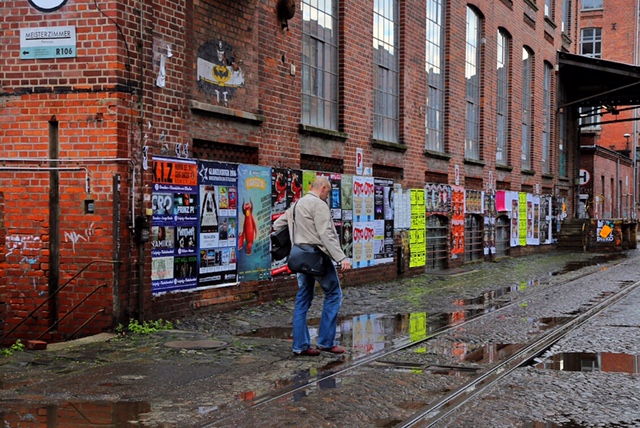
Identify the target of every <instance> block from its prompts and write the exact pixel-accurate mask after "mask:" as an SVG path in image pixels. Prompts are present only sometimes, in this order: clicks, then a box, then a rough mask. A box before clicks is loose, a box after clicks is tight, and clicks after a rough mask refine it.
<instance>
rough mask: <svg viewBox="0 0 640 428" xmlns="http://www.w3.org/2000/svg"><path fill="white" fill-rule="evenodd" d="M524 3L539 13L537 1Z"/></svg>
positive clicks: (532, 0) (528, 0) (526, 0)
mask: <svg viewBox="0 0 640 428" xmlns="http://www.w3.org/2000/svg"><path fill="white" fill-rule="evenodd" d="M524 2H525V3H526V4H527V5H528V6H529V7H530V8H531V9H533V10H534V12H537V11H538V6H536V2H535V0H524Z"/></svg>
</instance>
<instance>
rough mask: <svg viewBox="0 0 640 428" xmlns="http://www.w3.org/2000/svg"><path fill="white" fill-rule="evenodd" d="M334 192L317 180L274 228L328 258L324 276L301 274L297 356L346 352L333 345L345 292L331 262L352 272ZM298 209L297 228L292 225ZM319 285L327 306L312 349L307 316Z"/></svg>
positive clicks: (296, 322) (295, 333)
mask: <svg viewBox="0 0 640 428" xmlns="http://www.w3.org/2000/svg"><path fill="white" fill-rule="evenodd" d="M330 192H331V183H329V180H328V179H327V178H325V177H318V178H316V179H315V180H314V182H313V184H312V185H311V189H310V190H309V193H307V194H306V195H304V197H302V198H301V199H299V200H298V202H296V204H294V205H293V206H292V207H290V208H289V209H288V210H287V211H286V212H285V213H284V215H282V216H281V217H280V218H278V219H277V220H276V221H275V223H274V224H273V228H274V229H275V230H276V231H277V230H280V229H282V228H284V227H285V226H286V225H287V224H288V225H289V231H290V232H291V233H292V237H291V242H294V243H296V244H308V245H315V246H317V247H318V248H319V249H320V250H322V252H323V253H324V254H325V255H326V256H327V257H326V258H325V266H324V267H325V273H324V274H323V275H310V274H304V273H298V274H297V275H298V294H297V295H296V304H295V308H294V310H293V353H294V354H295V355H308V356H316V355H320V352H321V351H324V352H330V353H333V354H342V353H344V351H345V350H344V348H343V347H341V346H338V345H336V344H335V343H334V340H335V336H336V328H337V325H338V311H339V310H340V306H341V304H342V289H341V288H340V279H339V278H338V272H337V271H336V267H335V265H334V264H333V263H332V260H333V261H335V262H336V263H338V264H339V265H340V271H341V272H346V271H348V270H349V269H351V262H350V261H349V259H348V258H347V256H346V255H345V254H344V252H343V251H342V247H341V245H340V239H339V237H338V234H337V232H336V228H335V226H334V224H333V219H332V218H331V210H330V209H329V205H328V204H327V198H328V197H329V193H330ZM294 209H295V225H294V224H293V218H294V213H293V210H294ZM316 281H318V283H319V284H320V286H321V287H322V290H323V291H324V294H325V297H324V306H323V307H322V318H321V319H320V328H319V329H318V343H317V346H316V348H312V347H311V339H310V337H309V327H308V326H307V312H308V311H309V308H310V307H311V303H312V302H313V292H314V288H315V283H316Z"/></svg>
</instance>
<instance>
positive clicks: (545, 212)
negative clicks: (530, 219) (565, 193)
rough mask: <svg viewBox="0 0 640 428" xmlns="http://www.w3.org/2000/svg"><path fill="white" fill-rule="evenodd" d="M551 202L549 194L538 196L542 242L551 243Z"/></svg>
mask: <svg viewBox="0 0 640 428" xmlns="http://www.w3.org/2000/svg"><path fill="white" fill-rule="evenodd" d="M552 205H553V203H552V200H551V195H543V196H541V197H540V242H541V243H543V244H551V243H552V240H551V236H552V229H551V224H552V222H551V216H552V213H551V207H552Z"/></svg>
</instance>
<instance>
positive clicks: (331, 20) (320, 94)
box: [302, 0, 338, 130]
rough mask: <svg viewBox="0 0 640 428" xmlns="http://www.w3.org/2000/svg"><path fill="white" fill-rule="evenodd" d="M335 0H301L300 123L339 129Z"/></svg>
mask: <svg viewBox="0 0 640 428" xmlns="http://www.w3.org/2000/svg"><path fill="white" fill-rule="evenodd" d="M335 3H336V0H319V1H318V0H302V123H303V124H305V125H311V126H317V127H319V128H325V129H331V130H338V16H337V13H338V8H337V7H336V4H335Z"/></svg>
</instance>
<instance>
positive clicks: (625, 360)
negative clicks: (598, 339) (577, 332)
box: [534, 352, 640, 374]
mask: <svg viewBox="0 0 640 428" xmlns="http://www.w3.org/2000/svg"><path fill="white" fill-rule="evenodd" d="M639 365H640V355H632V354H618V353H613V352H598V353H591V352H566V353H559V354H554V355H551V356H548V357H546V358H545V357H542V358H539V359H537V360H536V364H534V367H536V368H539V369H551V370H562V371H568V372H612V373H630V374H637V373H640V370H639V369H640V367H639Z"/></svg>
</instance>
